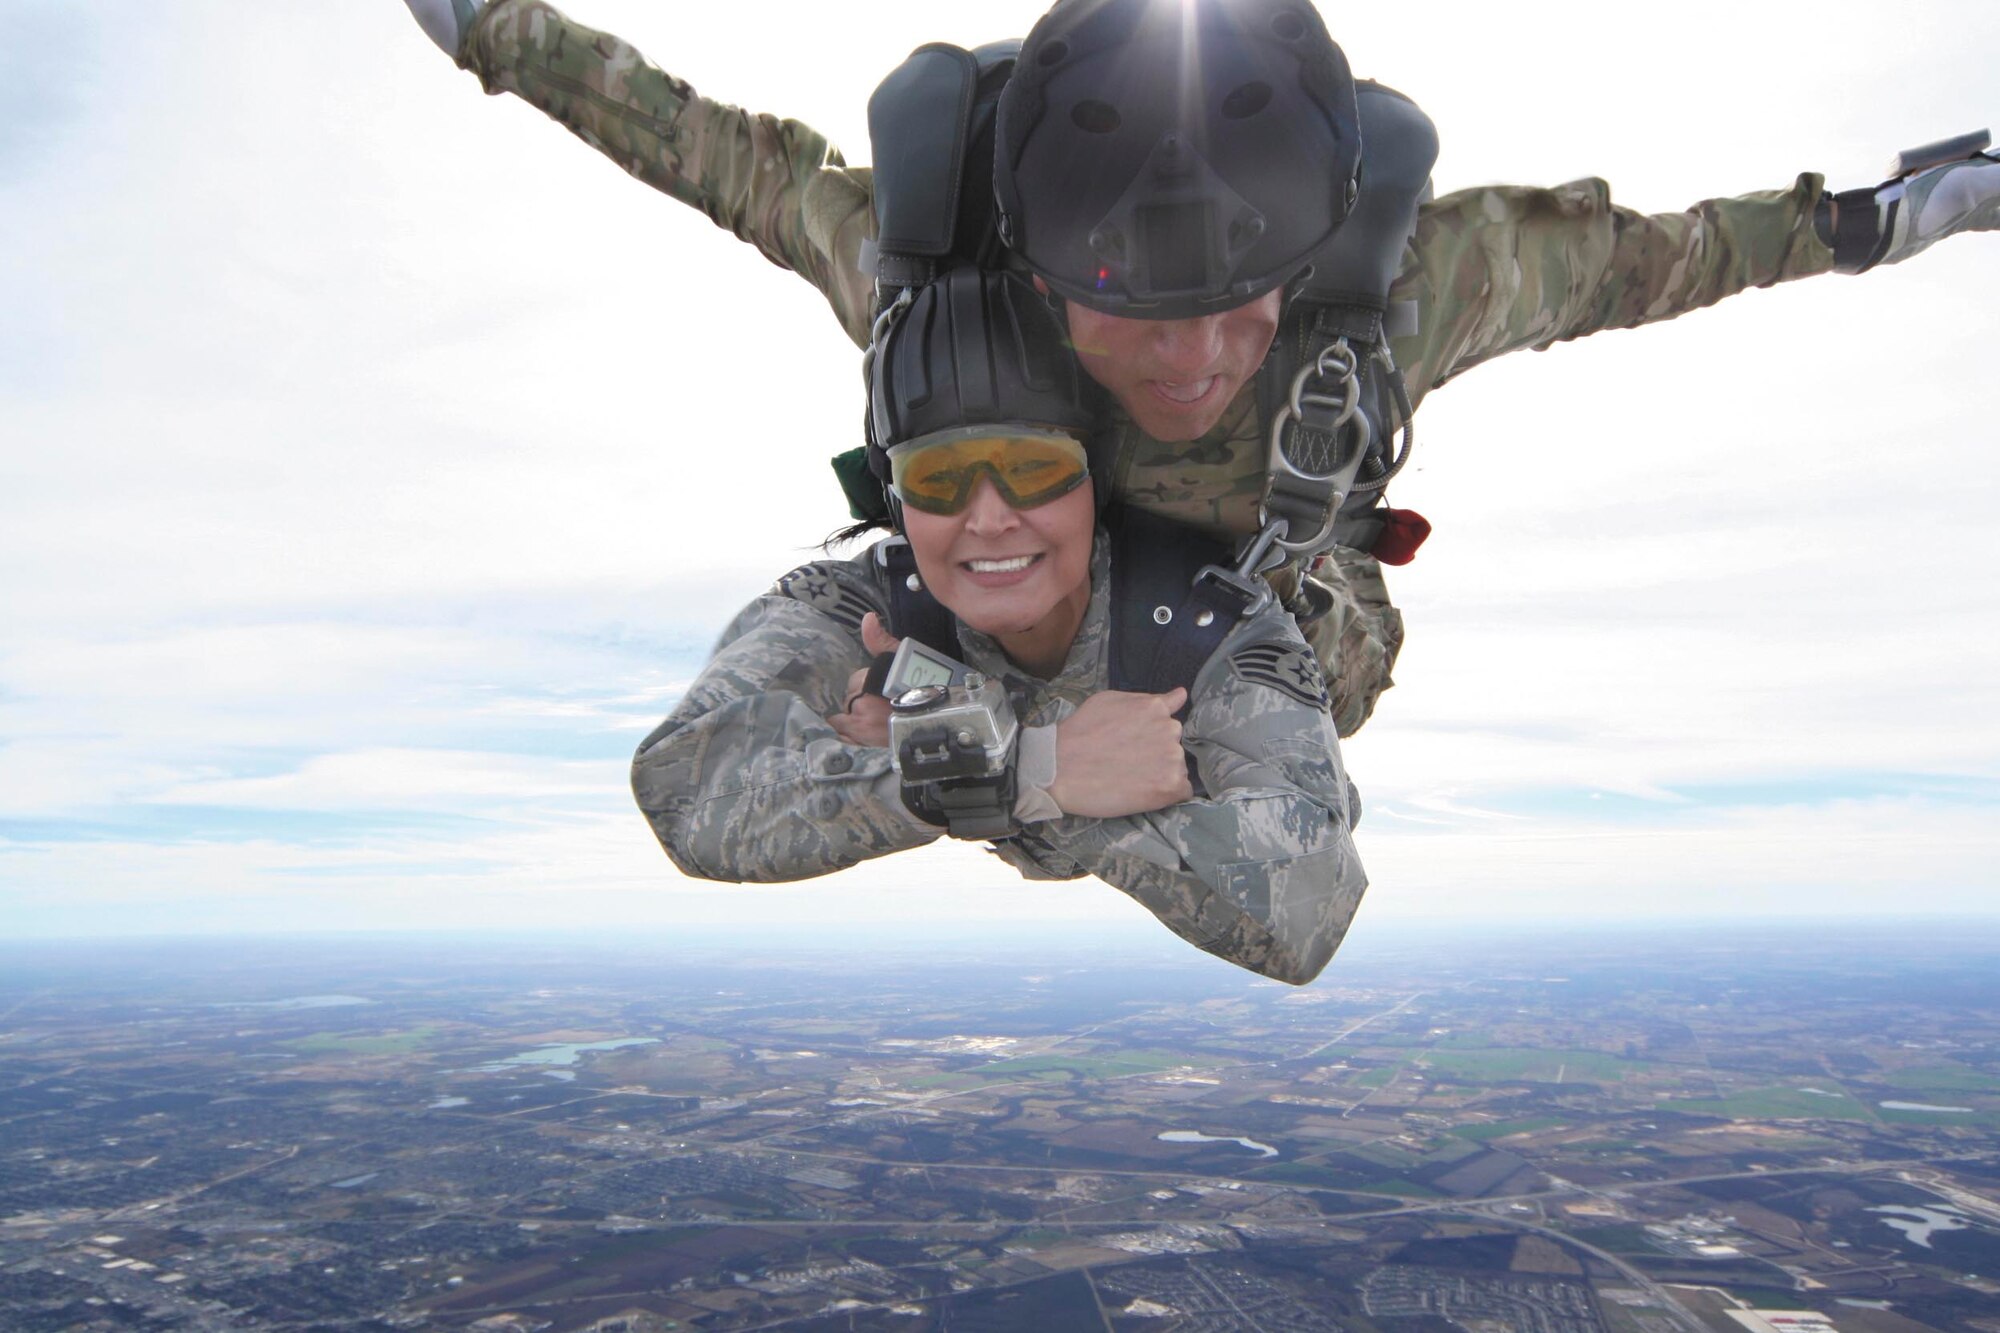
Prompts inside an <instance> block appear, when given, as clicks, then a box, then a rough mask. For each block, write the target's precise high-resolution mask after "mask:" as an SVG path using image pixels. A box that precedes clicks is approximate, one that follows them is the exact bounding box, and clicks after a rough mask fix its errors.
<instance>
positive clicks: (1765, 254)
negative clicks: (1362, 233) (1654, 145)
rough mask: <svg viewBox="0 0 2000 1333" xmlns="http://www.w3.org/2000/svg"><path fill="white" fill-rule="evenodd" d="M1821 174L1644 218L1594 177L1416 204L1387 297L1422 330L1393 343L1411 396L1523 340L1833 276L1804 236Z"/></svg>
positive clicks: (1628, 323) (1823, 252)
mask: <svg viewBox="0 0 2000 1333" xmlns="http://www.w3.org/2000/svg"><path fill="white" fill-rule="evenodd" d="M1822 192H1823V184H1822V181H1821V178H1820V177H1819V176H1816V175H1810V174H1809V175H1804V176H1800V177H1799V178H1798V180H1797V182H1796V183H1794V184H1793V186H1792V187H1791V188H1790V189H1789V190H1767V191H1764V192H1762V193H1758V194H1746V195H1742V196H1739V197H1737V198H1734V199H1710V200H1706V201H1704V202H1702V203H1699V204H1696V205H1695V206H1694V207H1692V208H1690V209H1688V210H1687V211H1686V212H1684V213H1656V214H1651V215H1647V214H1644V213H1636V212H1633V211H1632V210H1631V209H1629V208H1620V207H1618V206H1617V205H1615V204H1613V203H1612V202H1611V187H1610V186H1608V185H1606V184H1605V183H1604V182H1603V181H1601V180H1595V179H1592V180H1582V181H1574V182H1572V183H1570V184H1568V185H1561V186H1557V187H1556V188H1555V189H1552V190H1541V189H1528V188H1525V187H1517V186H1489V187H1485V188H1481V189H1474V190H1460V191H1459V192H1457V193H1456V194H1448V195H1446V196H1444V197H1443V198H1442V199H1438V200H1436V201H1434V202H1432V203H1429V204H1426V205H1425V206H1424V207H1423V208H1422V209H1421V210H1420V211H1419V213H1418V215H1417V234H1416V237H1415V239H1414V240H1413V241H1412V243H1411V247H1410V249H1409V250H1408V251H1407V252H1406V253H1405V255H1404V262H1403V271H1402V273H1401V274H1400V275H1399V276H1398V277H1397V279H1396V284H1395V286H1394V288H1393V289H1392V290H1391V293H1390V299H1391V300H1392V301H1398V302H1402V301H1414V302H1415V303H1416V306H1417V318H1418V326H1419V327H1418V329H1417V332H1416V333H1415V334H1414V335H1411V336H1409V337H1404V338H1397V339H1395V340H1394V341H1393V343H1392V344H1391V348H1392V350H1393V352H1394V353H1395V356H1396V362H1397V364H1398V365H1400V366H1401V367H1402V368H1403V374H1404V378H1405V380H1406V381H1407V383H1408V385H1409V389H1410V395H1411V397H1412V398H1413V399H1415V398H1421V397H1422V396H1423V395H1424V393H1425V392H1427V391H1428V390H1430V389H1433V388H1436V387H1437V386H1438V385H1440V384H1443V383H1444V382H1445V381H1446V380H1448V379H1450V378H1451V377H1452V376H1454V375H1456V374H1458V373H1459V372H1460V371H1462V370H1466V369H1468V368H1470V367H1472V366H1476V365H1478V364H1479V363H1480V362H1482V361H1485V360H1488V359H1489V358H1492V357H1496V356H1499V355H1501V354H1502V353H1505V352H1511V351H1515V350H1517V349H1519V348H1523V347H1534V348H1545V347H1547V346H1549V344H1551V343H1556V342H1561V341H1563V340H1565V339H1569V338H1581V337H1583V336H1584V335H1585V334H1589V333H1596V332H1598V331H1599V330H1601V329H1624V328H1632V327H1634V326H1636V325H1640V324H1650V323H1652V322H1653V321H1655V320H1662V319H1672V318H1673V317H1674V316H1676V315H1683V314H1686V313H1687V312H1688V311H1690V310H1699V309H1700V308H1701V307H1703V306H1708V305H1714V304H1715V303H1716V302H1717V301H1720V300H1722V299H1723V298H1724V297H1726V296H1734V295H1735V294H1736V293H1738V292H1741V291H1744V290H1746V289H1748V288H1751V287H1769V286H1771V285H1772V284H1773V283H1779V282H1787V281H1789V280H1791V279H1793V278H1804V277H1810V276H1812V275H1814V274H1818V273H1826V272H1830V271H1831V270H1832V268H1833V251H1832V250H1830V249H1829V248H1828V247H1827V246H1826V244H1825V243H1824V242H1822V241H1821V240H1820V239H1819V238H1818V237H1817V236H1816V235H1815V234H1814V232H1813V209H1814V207H1815V205H1816V204H1817V203H1818V201H1819V198H1820V195H1821V194H1822Z"/></svg>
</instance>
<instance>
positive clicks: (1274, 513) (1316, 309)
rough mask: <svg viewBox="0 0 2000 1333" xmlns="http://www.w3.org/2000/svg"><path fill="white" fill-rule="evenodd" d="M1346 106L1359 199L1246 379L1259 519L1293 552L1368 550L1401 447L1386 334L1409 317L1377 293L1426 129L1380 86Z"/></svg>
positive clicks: (1411, 216) (1421, 167)
mask: <svg viewBox="0 0 2000 1333" xmlns="http://www.w3.org/2000/svg"><path fill="white" fill-rule="evenodd" d="M1356 104H1357V106H1358V107H1359V109H1360V113H1361V133H1362V139H1363V142H1364V145H1365V146H1364V149H1363V152H1362V159H1361V189H1360V193H1359V195H1358V196H1357V197H1356V199H1355V204H1354V208H1353V209H1352V210H1351V211H1350V212H1349V214H1348V216H1347V220H1346V221H1345V222H1343V223H1342V224H1341V226H1340V230H1339V231H1337V232H1336V233H1334V239H1333V241H1332V242H1331V243H1330V244H1329V245H1328V246H1327V248H1326V249H1325V250H1324V251H1322V252H1321V253H1320V254H1319V255H1317V256H1315V257H1314V260H1313V266H1312V268H1311V270H1310V271H1309V273H1308V274H1307V276H1306V277H1305V278H1304V279H1303V281H1302V283H1301V285H1300V287H1299V288H1298V290H1296V291H1295V292H1294V293H1293V294H1292V299H1291V301H1290V302H1289V304H1288V306H1287V308H1286V313H1285V319H1284V324H1283V327H1281V329H1280V330H1279V335H1278V338H1277V340H1276V341H1275V342H1274V343H1273V345H1272V352H1271V355H1270V356H1269V357H1268V358H1266V360H1265V363H1264V367H1263V370H1262V373H1261V376H1260V379H1259V381H1258V392H1259V395H1260V405H1261V406H1262V407H1263V409H1264V419H1265V420H1266V421H1268V422H1269V423H1271V424H1270V431H1271V440H1270V445H1271V451H1270V463H1269V472H1268V476H1267V482H1266V488H1265V498H1264V518H1265V520H1266V521H1267V522H1277V523H1279V524H1281V525H1282V531H1281V532H1280V533H1279V541H1280V544H1281V545H1283V546H1284V547H1285V548H1286V549H1288V550H1291V551H1294V552H1311V551H1316V550H1323V549H1325V548H1326V547H1327V546H1331V545H1336V544H1337V545H1344V546H1355V547H1357V548H1359V549H1361V550H1368V549H1370V547H1371V546H1372V545H1373V544H1374V541H1375V539H1376V538H1377V537H1378V536H1379V535H1380V531H1381V525H1380V523H1379V522H1378V521H1376V520H1375V519H1374V518H1373V517H1371V515H1370V513H1369V511H1370V510H1372V509H1373V508H1374V507H1375V506H1376V503H1377V501H1378V500H1379V498H1380V493H1381V490H1382V488H1383V487H1384V486H1386V485H1387V484H1388V482H1389V479H1390V478H1391V477H1393V476H1394V475H1395V474H1396V472H1397V471H1398V470H1400V469H1401V467H1402V464H1403V462H1404V461H1405V460H1406V459H1407V458H1408V454H1409V448H1410V445H1411V443H1412V442H1413V434H1412V430H1411V421H1410V418H1411V415H1412V413H1411V409H1410V400H1409V393H1408V391H1407V390H1406V389H1405V387H1404V385H1403V377H1402V373H1401V372H1400V371H1399V370H1397V369H1396V366H1395V363H1394V362H1393V361H1392V360H1391V359H1390V357H1389V353H1388V340H1389V336H1390V333H1391V331H1392V330H1391V328H1390V326H1391V325H1392V324H1395V325H1399V327H1396V328H1395V329H1394V330H1393V331H1394V332H1406V331H1409V330H1408V329H1407V328H1404V327H1400V325H1402V324H1403V323H1405V322H1406V320H1405V317H1407V316H1409V315H1410V314H1411V313H1413V312H1408V311H1401V310H1392V309H1391V308H1390V305H1389V288H1390V286H1391V284H1393V283H1394V282H1395V280H1396V273H1397V271H1398V269H1399V268H1400V267H1401V264H1402V257H1403V250H1404V247H1405V246H1406V245H1407V244H1408V242H1409V238H1410V236H1411V234H1412V233H1413V232H1414V230H1415V228H1416V218H1417V209H1418V207H1419V206H1420V205H1421V204H1422V203H1423V201H1424V200H1425V199H1427V198H1429V196H1430V170H1431V165H1432V164H1433V163H1434V162H1435V161H1436V160H1437V146H1438V143H1437V130H1436V128H1435V127H1434V126H1432V124H1431V122H1430V118H1429V117H1428V116H1426V115H1424V113H1423V111H1422V110H1420V109H1419V108H1418V107H1417V105H1416V103H1414V102H1412V101H1411V100H1410V99H1409V98H1407V97H1405V96H1403V95H1402V94H1401V93H1398V92H1396V91H1394V90H1393V89H1390V88H1386V87H1383V86H1382V85H1381V84H1376V83H1364V84H1362V85H1360V86H1359V88H1358V90H1357V95H1356ZM1399 433H1400V434H1401V436H1402V448H1401V450H1400V451H1399V452H1397V453H1395V454H1393V455H1392V453H1391V449H1392V446H1393V444H1394V442H1395V440H1396V437H1397V435H1398V434H1399Z"/></svg>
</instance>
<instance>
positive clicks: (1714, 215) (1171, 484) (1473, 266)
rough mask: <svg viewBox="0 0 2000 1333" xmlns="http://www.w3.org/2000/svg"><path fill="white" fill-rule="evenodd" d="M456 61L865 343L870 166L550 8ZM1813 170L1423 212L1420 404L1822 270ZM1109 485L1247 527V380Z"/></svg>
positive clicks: (531, 6)
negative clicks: (1509, 362) (748, 257)
mask: <svg viewBox="0 0 2000 1333" xmlns="http://www.w3.org/2000/svg"><path fill="white" fill-rule="evenodd" d="M460 61H461V63H463V64H464V65H465V66H466V67H467V68H468V69H471V70H472V71H473V72H475V73H476V74H477V75H478V76H479V78H480V80H481V82H482V83H483V84H484V85H485V87H486V89H487V91H489V92H495V93H497V92H511V93H515V94H517V95H518V96H520V97H522V98H525V99H526V100H527V101H529V102H531V103H533V104H534V105H535V106H537V107H539V108H541V109H542V110H543V111H544V112H546V113H547V114H548V115H550V116H551V117H553V118H554V119H555V120H556V121H558V122H560V123H561V124H563V125H565V126H567V127H568V128H569V129H570V130H571V131H573V132H574V133H575V134H576V135H578V137H580V138H582V139H583V140H584V141H585V142H587V143H589V144H590V145H591V146H592V147H594V148H596V149H598V150H599V151H600V152H602V153H604V154H605V156H607V157H609V158H611V159H612V160H613V161H614V162H616V163H617V164H618V165H619V166H621V167H623V168H624V169H625V170H626V171H628V172H630V173H631V174H632V175H634V176H637V177H638V178H640V179H641V180H643V181H645V182H646V183H648V184H649V185H652V186H653V187H654V188H656V189H659V190H662V191H665V192H666V193H667V194H670V195H672V196H673V197H674V198H676V199H679V200H681V201H682V202H684V203H687V204H690V205H692V206H694V207H696V208H699V209H700V210H701V211H702V212H704V213H706V214H707V215H708V216H709V217H710V218H711V219H713V220H714V221H715V223H716V224H717V225H718V226H721V227H726V228H728V229H729V230H730V231H731V232H733V233H734V234H735V235H736V236H738V237H739V238H741V239H743V240H746V241H749V242H750V243H751V244H753V245H755V246H756V247H757V248H758V250H760V251H761V252H762V253H763V254H764V255H765V256H766V257H767V258H769V259H770V260H771V261H772V262H773V263H776V264H779V265H781V266H783V267H785V268H789V269H791V270H793V271H794V272H797V273H798V274H800V275H801V276H803V277H804V278H805V279H806V280H807V281H809V282H811V283H812V284H813V285H814V286H816V287H817V288H819V290H820V291H821V292H822V293H823V294H824V295H825V297H826V299H827V303H828V304H829V305H831V306H832V307H833V312H834V314H835V316H836V317H837V318H838V319H839V320H840V322H841V326H842V327H843V328H844V329H846V331H847V334H848V336H849V337H850V338H852V339H853V340H854V342H855V343H856V344H857V345H865V344H866V342H867V338H868V328H869V315H870V310H871V304H872V301H873V299H874V293H873V278H872V275H871V274H869V273H866V272H864V271H863V270H862V266H861V256H862V254H863V253H864V247H865V246H866V245H867V243H868V242H869V241H870V239H871V238H872V236H873V233H874V215H873V211H872V209H871V206H870V194H869V191H870V180H871V175H870V172H869V171H868V169H867V168H864V167H849V166H847V165H846V164H845V162H844V161H843V159H842V157H841V155H840V153H839V152H838V151H836V150H835V149H834V148H833V146H832V145H830V144H829V143H828V142H827V141H826V139H825V138H824V137H823V136H821V135H820V134H818V133H817V132H815V131H814V130H812V129H810V128H808V127H807V126H804V125H801V124H799V123H798V122H797V121H791V120H779V119H776V118H774V117H771V116H767V115H756V114H752V113H749V112H746V111H740V110H738V109H736V108H735V107H731V106H726V105H724V104H722V103H719V102H714V101H710V100H709V99H707V98H705V97H702V96H700V95H699V94H697V93H696V92H695V90H694V89H693V88H691V87H689V86H688V84H686V83H685V82H683V81H682V80H680V79H677V78H675V77H674V76H673V75H671V74H668V73H666V72H665V71H663V70H661V69H659V68H658V67H657V66H654V65H652V64H649V63H648V62H647V61H646V59H645V58H644V57H643V56H641V55H640V54H639V52H638V51H636V50H634V49H633V48H632V47H631V46H630V45H628V44H626V43H625V42H622V41H620V40H619V39H617V38H616V37H613V36H610V35H608V34H606V33H600V32H596V31H593V30H592V29H590V28H586V27H584V26H582V25H581V24H577V23H573V22H571V21H570V20H569V19H567V18H566V17H564V16H563V15H562V14H561V13H560V12H558V11H557V10H556V9H554V8H553V7H551V6H550V5H548V4H546V3H543V0H493V3H492V4H491V5H489V6H488V7H487V9H486V10H485V11H484V12H483V13H482V14H481V16H480V18H479V20H478V21H477V23H476V24H475V25H474V26H473V28H472V31H471V32H470V33H469V34H468V36H467V39H466V43H465V49H464V50H463V51H462V52H461V53H460ZM1821 193H1822V181H1821V178H1820V177H1819V176H1817V175H1804V176H1800V177H1799V178H1798V180H1797V181H1796V182H1795V183H1794V184H1793V185H1792V186H1791V188H1789V189H1785V190H1772V191H1767V192H1763V193H1758V194H1748V195H1744V196H1742V197H1740V198H1735V199H1718V200H1709V201H1707V202H1704V203H1700V204H1697V205H1695V206H1694V207H1692V208H1690V209H1688V210H1687V211H1686V212H1683V213H1662V214H1655V215H1650V216H1649V215H1646V214H1641V213H1636V212H1633V211H1632V210H1630V209H1626V208H1620V207H1616V206H1614V205H1613V204H1612V203H1611V198H1610V188H1609V187H1608V186H1607V185H1606V184H1605V183H1604V182H1603V181H1601V180H1596V179H1591V180H1582V181H1576V182H1572V183H1571V184H1568V185H1561V186H1557V187H1555V188H1553V189H1530V188H1523V187H1511V186H1492V187H1483V188H1479V189H1471V190H1461V191H1458V192H1457V193H1454V194H1448V195H1445V196H1444V197H1442V198H1440V199H1437V200H1435V201H1433V202H1431V203H1429V204H1426V205H1424V207H1423V209H1422V210H1421V211H1420V213H1419V214H1418V218H1417V230H1416V235H1415V237H1414V239H1413V240H1412V241H1411V244H1410V246H1409V248H1408V249H1407V251H1406V252H1405V254H1404V258H1403V265H1402V270H1401V273H1400V275H1399V276H1398V278H1397V280H1396V284H1395V287H1394V288H1393V289H1392V291H1391V293H1390V299H1391V300H1392V301H1394V302H1398V303H1412V304H1413V305H1414V307H1415V310H1416V314H1417V320H1416V332H1414V333H1412V334H1409V335H1407V336H1405V337H1400V338H1396V339H1394V340H1392V343H1391V350H1392V352H1393V353H1394V355H1395V358H1396V364H1397V365H1399V366H1400V367H1402V369H1403V374H1404V378H1405V380H1406V382H1407V384H1408V388H1409V391H1410V396H1411V398H1412V400H1413V401H1417V400H1421V399H1422V397H1423V396H1424V394H1425V393H1427V392H1429V391H1430V390H1431V389H1432V388H1435V387H1436V386H1438V385H1440V384H1443V383H1444V382H1446V381H1447V380H1449V379H1451V378H1452V377H1453V376H1454V375H1457V374H1459V373H1461V372H1463V371H1465V370H1467V369H1469V368H1471V367H1473V366H1476V365H1478V364H1479V363H1480V362H1482V361H1487V360H1490V359H1491V358H1493V357H1496V356H1500V355H1502V354H1503V353H1506V352H1511V351H1514V350H1516V349H1519V348H1527V347H1535V348H1541V347H1547V346H1548V345H1550V344H1551V343H1555V342H1559V341H1562V340H1565V339H1570V338H1579V337H1582V336H1584V335H1585V334H1589V333H1595V332H1597V331H1599V330H1602V329H1616V328H1630V327H1633V326H1635V325H1640V324H1647V323H1651V322H1653V321H1655V320H1663V319H1671V318H1673V317H1674V316H1676V315H1680V314H1684V313H1686V312H1687V311H1690V310H1695V309H1699V308H1700V307H1703V306H1707V305H1712V304H1714V303H1715V302H1717V301H1720V300H1721V299H1723V298H1724V297H1726V296H1730V295H1733V294H1735V293H1737V292H1740V291H1743V290H1745V289H1746V288H1750V287H1764V286H1769V285H1771V284H1773V283H1777V282H1783V281H1787V280H1789V279H1792V278H1802V277H1808V276H1811V275H1813V274H1817V273H1824V272H1828V271H1830V270H1831V269H1832V267H1833V253H1832V251H1831V250H1830V249H1828V247H1827V246H1826V245H1825V244H1824V243H1823V242H1821V241H1820V240H1819V238H1818V237H1817V236H1816V235H1815V234H1814V232H1813V225H1812V217H1813V210H1814V207H1815V205H1816V204H1817V202H1818V201H1819V198H1820V196H1821ZM1114 424H1115V426H1116V429H1117V430H1118V432H1119V452H1118V462H1117V470H1116V474H1115V477H1114V489H1116V490H1117V491H1118V492H1120V494H1121V497H1122V498H1124V499H1126V500H1127V501H1128V502H1130V503H1134V504H1137V505H1139V506H1141V507H1143V508H1146V509H1149V510H1152V511H1154V512H1156V513H1159V514H1161V515H1163V516H1165V517H1167V518H1172V519H1178V520H1180V521H1183V522H1190V523H1194V524H1197V525H1199V526H1203V527H1206V528H1209V529H1212V530H1217V531H1221V532H1228V533H1244V532H1250V531H1254V530H1255V527H1256V510H1257V501H1258V497H1259V496H1260V494H1261V493H1262V489H1263V477H1264V461H1265V460H1264V454H1265V445H1264V439H1263V432H1262V430H1261V429H1260V428H1259V421H1258V412H1257V404H1256V402H1255V394H1254V391H1253V390H1250V389H1246V390H1245V391H1244V393H1243V395H1242V397H1241V398H1240V399H1239V400H1238V401H1237V402H1236V403H1234V404H1232V406H1231V409H1230V410H1229V411H1228V412H1227V413H1225V415H1224V417H1223V419H1222V421H1221V422H1220V423H1219V424H1218V425H1217V426H1216V427H1215V428H1214V429H1213V430H1211V431H1210V432H1209V433H1208V434H1207V435H1206V436H1204V437H1203V438H1201V439H1200V440H1196V441H1194V442H1192V443H1178V444H1166V443H1161V442H1160V441H1157V440H1153V439H1150V438H1148V437H1147V436H1146V435H1145V433H1144V432H1142V431H1140V430H1139V429H1138V428H1137V427H1136V426H1134V425H1133V424H1132V423H1131V422H1130V421H1129V420H1120V421H1118V422H1116V423H1114Z"/></svg>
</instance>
